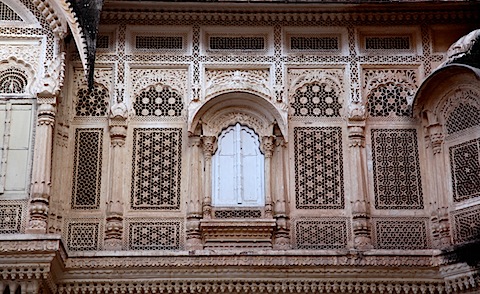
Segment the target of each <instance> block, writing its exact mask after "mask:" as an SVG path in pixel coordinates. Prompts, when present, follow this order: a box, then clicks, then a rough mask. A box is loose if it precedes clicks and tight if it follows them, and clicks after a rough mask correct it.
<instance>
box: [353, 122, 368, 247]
mask: <svg viewBox="0 0 480 294" xmlns="http://www.w3.org/2000/svg"><path fill="white" fill-rule="evenodd" d="M348 146H349V149H350V167H351V171H352V174H351V179H352V181H351V190H352V225H353V236H354V246H355V248H356V249H360V250H365V249H371V248H372V240H371V234H370V232H371V228H370V212H369V202H368V200H367V184H366V177H367V172H366V170H365V169H366V166H367V163H366V157H365V121H364V120H361V121H350V122H349V125H348Z"/></svg>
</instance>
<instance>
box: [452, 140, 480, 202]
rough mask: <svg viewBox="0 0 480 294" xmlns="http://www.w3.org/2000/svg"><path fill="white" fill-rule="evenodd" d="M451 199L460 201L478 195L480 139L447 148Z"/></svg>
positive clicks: (479, 187)
mask: <svg viewBox="0 0 480 294" xmlns="http://www.w3.org/2000/svg"><path fill="white" fill-rule="evenodd" d="M449 155H450V167H451V170H452V185H453V200H454V201H455V202H460V201H464V200H468V199H471V198H475V197H479V196H480V139H475V140H470V141H468V142H465V143H462V144H458V145H455V146H451V147H450V148H449Z"/></svg>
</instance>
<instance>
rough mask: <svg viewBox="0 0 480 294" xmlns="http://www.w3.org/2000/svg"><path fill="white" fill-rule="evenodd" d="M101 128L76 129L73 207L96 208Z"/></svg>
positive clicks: (101, 142) (100, 171) (100, 167)
mask: <svg viewBox="0 0 480 294" xmlns="http://www.w3.org/2000/svg"><path fill="white" fill-rule="evenodd" d="M102 144H103V129H101V128H95V129H76V131H75V154H74V158H73V162H74V163H73V189H72V208H73V209H98V207H99V204H100V187H101V178H102V150H103V148H102Z"/></svg>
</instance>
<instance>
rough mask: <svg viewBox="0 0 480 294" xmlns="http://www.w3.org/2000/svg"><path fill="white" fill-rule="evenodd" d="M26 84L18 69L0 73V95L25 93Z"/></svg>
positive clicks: (26, 79) (23, 75)
mask: <svg viewBox="0 0 480 294" xmlns="http://www.w3.org/2000/svg"><path fill="white" fill-rule="evenodd" d="M0 3H1V2H0ZM27 84H28V78H27V75H26V74H25V71H23V70H21V69H19V68H16V67H9V68H7V69H5V70H2V71H1V72H0V94H22V93H25V89H26V87H27Z"/></svg>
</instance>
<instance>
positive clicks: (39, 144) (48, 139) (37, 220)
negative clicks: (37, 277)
mask: <svg viewBox="0 0 480 294" xmlns="http://www.w3.org/2000/svg"><path fill="white" fill-rule="evenodd" d="M37 102H38V117H37V128H36V131H35V150H34V160H33V171H32V186H31V192H30V207H29V219H28V226H27V228H26V230H25V232H26V233H31V234H32V233H33V234H45V233H47V228H48V226H47V220H48V203H49V199H50V185H51V183H50V181H51V169H52V135H53V127H54V125H55V112H56V109H55V103H56V96H53V95H52V96H43V95H42V96H40V94H39V97H38V98H37Z"/></svg>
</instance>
